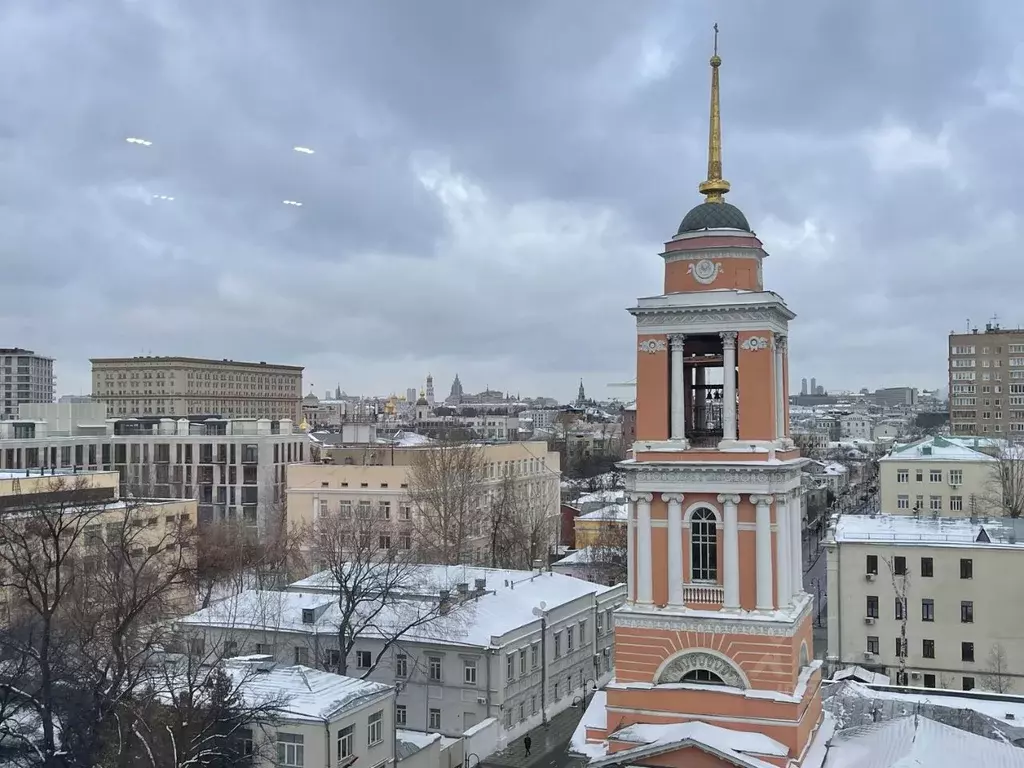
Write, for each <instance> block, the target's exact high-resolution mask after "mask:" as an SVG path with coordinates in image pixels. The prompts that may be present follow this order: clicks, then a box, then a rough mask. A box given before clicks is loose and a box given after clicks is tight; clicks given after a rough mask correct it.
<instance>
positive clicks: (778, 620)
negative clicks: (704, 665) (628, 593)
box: [615, 594, 811, 637]
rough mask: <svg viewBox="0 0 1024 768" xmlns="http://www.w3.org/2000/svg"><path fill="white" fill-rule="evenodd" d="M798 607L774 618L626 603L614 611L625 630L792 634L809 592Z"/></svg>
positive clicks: (804, 612) (807, 606)
mask: <svg viewBox="0 0 1024 768" xmlns="http://www.w3.org/2000/svg"><path fill="white" fill-rule="evenodd" d="M798 600H802V602H798V603H797V605H798V606H799V608H798V609H797V610H796V611H795V612H794V611H792V610H790V611H786V610H780V611H775V612H773V615H772V618H767V617H765V616H764V614H747V613H746V612H740V613H733V612H729V613H726V612H724V611H722V612H721V613H722V615H721V616H714V615H712V612H710V611H691V610H689V609H683V610H682V611H680V610H673V611H668V610H665V611H644V610H643V609H640V608H635V607H634V608H631V607H629V606H626V607H624V608H620V609H619V610H617V611H616V612H615V626H616V627H622V628H624V629H661V630H670V631H676V632H706V633H709V634H732V635H754V636H760V637H793V636H794V635H795V634H796V633H797V631H798V630H799V629H800V627H801V626H802V623H803V620H804V617H805V616H806V615H807V614H808V613H809V611H810V609H811V597H810V595H806V594H804V595H801V597H800V598H799V599H798Z"/></svg>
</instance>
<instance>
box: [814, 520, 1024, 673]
mask: <svg viewBox="0 0 1024 768" xmlns="http://www.w3.org/2000/svg"><path fill="white" fill-rule="evenodd" d="M825 547H826V551H827V552H828V563H827V568H828V585H829V600H828V660H829V662H830V663H831V664H833V665H846V664H858V665H860V666H863V667H866V668H868V669H871V670H872V671H876V672H882V673H885V674H887V675H889V676H890V677H891V678H892V679H893V680H894V681H895V682H896V683H897V684H909V685H915V686H924V687H927V688H957V689H963V690H972V689H974V688H982V689H987V690H990V691H997V692H1007V691H1018V692H1019V691H1020V690H1022V689H1024V614H1022V613H1021V612H1020V611H1019V610H1017V606H1018V604H1019V602H1020V598H1019V585H1018V583H1017V580H1016V579H1015V578H1013V576H1012V574H1015V573H1018V572H1019V571H1020V569H1021V567H1022V566H1024V521H1021V520H1017V519H1012V518H1006V517H1000V518H988V519H986V518H980V519H976V520H973V521H972V520H970V519H965V518H957V519H951V518H937V519H932V518H915V517H912V516H910V517H908V516H903V515H878V516H867V515H844V516H842V517H841V518H840V519H839V520H838V521H837V522H836V524H835V526H834V528H833V529H832V530H830V532H829V536H828V537H827V539H826V542H825ZM904 625H905V631H904ZM904 636H905V638H906V640H905V641H904ZM901 656H902V657H903V670H904V673H902V674H901V672H900V670H901V663H900V657H901Z"/></svg>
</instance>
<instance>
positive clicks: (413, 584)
mask: <svg viewBox="0 0 1024 768" xmlns="http://www.w3.org/2000/svg"><path fill="white" fill-rule="evenodd" d="M395 567H396V566H393V565H392V566H391V568H395ZM398 567H400V568H401V575H400V581H401V584H402V588H401V590H396V591H398V592H400V593H401V594H402V595H422V596H427V595H431V596H434V597H436V596H437V594H438V592H440V590H442V589H447V590H449V591H450V592H451V593H453V594H454V593H455V591H456V587H457V585H459V584H466V585H467V586H468V587H469V588H470V589H472V588H473V586H474V584H475V583H476V580H477V579H483V580H484V583H485V584H486V588H487V589H496V588H497V587H498V586H501V585H504V584H505V583H506V582H509V581H517V582H518V581H525V580H527V579H530V578H532V577H534V576H536V575H537V572H536V571H523V570H514V569H511V568H484V567H478V566H473V565H432V564H429V563H424V564H413V563H408V564H402V565H400V566H398ZM396 579H399V577H398V576H395V575H386V576H383V577H382V581H385V580H386V581H387V582H388V583H391V584H394V583H396ZM288 589H289V590H291V591H295V592H325V593H328V594H333V593H334V592H336V591H337V589H338V582H337V581H336V580H335V578H334V576H333V574H332V573H331V572H330V571H318V572H317V573H314V574H312V575H311V576H308V577H306V578H305V579H300V580H299V581H295V582H292V583H291V584H290V585H288Z"/></svg>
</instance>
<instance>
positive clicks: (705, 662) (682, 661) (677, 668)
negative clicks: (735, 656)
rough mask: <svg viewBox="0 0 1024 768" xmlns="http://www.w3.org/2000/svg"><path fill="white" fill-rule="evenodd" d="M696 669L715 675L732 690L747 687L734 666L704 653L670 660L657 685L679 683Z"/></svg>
mask: <svg viewBox="0 0 1024 768" xmlns="http://www.w3.org/2000/svg"><path fill="white" fill-rule="evenodd" d="M698 669H700V670H704V671H706V672H710V673H712V674H713V675H716V676H717V677H718V678H719V679H721V681H722V682H723V683H725V684H726V685H731V686H732V687H733V688H746V687H747V686H746V681H744V679H743V674H742V673H741V672H740V671H739V669H738V668H737V667H736V666H735V665H734V664H732V663H731V662H729V661H727V660H726V659H724V658H722V657H721V656H716V655H714V654H711V653H707V652H705V651H692V652H690V653H684V654H682V655H681V656H677V657H676V658H674V659H672V661H670V662H669V663H668V665H667V666H666V667H665V669H663V670H662V672H661V674H660V675H659V676H658V683H681V682H682V681H683V676H684V675H686V674H687V673H689V672H693V671H694V670H698Z"/></svg>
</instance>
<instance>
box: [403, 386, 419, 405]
mask: <svg viewBox="0 0 1024 768" xmlns="http://www.w3.org/2000/svg"><path fill="white" fill-rule="evenodd" d="M405 401H406V402H407V403H415V402H416V387H409V388H408V389H406V390H405Z"/></svg>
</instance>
